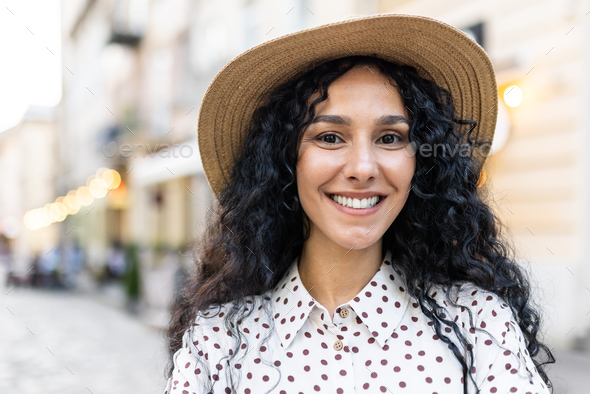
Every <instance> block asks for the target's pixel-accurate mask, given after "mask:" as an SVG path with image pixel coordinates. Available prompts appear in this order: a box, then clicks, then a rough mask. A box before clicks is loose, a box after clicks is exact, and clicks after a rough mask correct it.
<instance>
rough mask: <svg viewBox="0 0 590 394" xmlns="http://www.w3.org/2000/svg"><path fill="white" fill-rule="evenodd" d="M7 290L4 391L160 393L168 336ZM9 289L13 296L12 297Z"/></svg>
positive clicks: (579, 382)
mask: <svg viewBox="0 0 590 394" xmlns="http://www.w3.org/2000/svg"><path fill="white" fill-rule="evenodd" d="M9 290H10V288H3V289H2V294H1V296H0V299H2V304H3V306H4V308H3V309H4V310H3V311H2V312H1V313H2V324H0V338H2V339H1V342H2V346H1V348H2V351H1V352H0V393H2V394H13V393H14V394H17V393H18V394H38V393H45V394H52V393H60V394H70V393H71V394H76V393H80V394H82V393H92V394H107V393H108V394H117V393H121V394H123V393H125V394H127V393H145V394H150V393H154V394H161V393H162V392H163V388H164V386H165V384H166V378H165V376H164V371H165V364H166V361H167V360H166V354H165V350H164V343H165V342H164V336H163V332H162V331H161V330H157V329H154V328H151V327H148V326H147V325H145V324H143V323H141V322H140V321H139V320H137V319H136V318H134V317H133V316H131V315H129V314H128V313H127V312H125V311H123V310H121V309H120V308H117V307H116V306H115V305H112V304H109V303H108V302H105V298H104V297H103V298H101V297H99V296H98V294H97V293H91V292H83V291H63V290H40V289H29V288H19V287H14V288H12V290H10V291H9ZM7 292H8V294H6V293H7ZM555 357H556V360H557V362H556V363H555V364H554V365H553V366H552V367H551V369H550V371H549V375H550V377H551V379H552V382H553V383H554V386H555V391H554V394H586V393H587V387H588V384H589V383H590V377H589V376H588V371H590V354H587V353H582V352H576V351H555Z"/></svg>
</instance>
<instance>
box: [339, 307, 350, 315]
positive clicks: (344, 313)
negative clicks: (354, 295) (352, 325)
mask: <svg viewBox="0 0 590 394" xmlns="http://www.w3.org/2000/svg"><path fill="white" fill-rule="evenodd" d="M340 316H341V317H348V309H346V308H342V309H340Z"/></svg>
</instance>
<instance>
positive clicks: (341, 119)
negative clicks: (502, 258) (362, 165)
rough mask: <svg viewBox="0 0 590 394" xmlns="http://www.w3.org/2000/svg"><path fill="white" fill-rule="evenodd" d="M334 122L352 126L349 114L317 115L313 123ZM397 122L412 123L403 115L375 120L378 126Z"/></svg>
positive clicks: (387, 116)
mask: <svg viewBox="0 0 590 394" xmlns="http://www.w3.org/2000/svg"><path fill="white" fill-rule="evenodd" d="M320 122H324V123H332V124H339V125H346V126H350V124H351V121H350V118H349V117H347V116H340V115H320V116H316V117H315V118H314V120H313V121H312V122H311V123H320ZM397 123H405V124H407V125H408V126H409V125H410V121H409V120H408V119H406V118H405V117H403V116H401V115H385V116H382V117H380V118H379V119H377V121H376V122H375V125H376V126H385V125H394V124H397Z"/></svg>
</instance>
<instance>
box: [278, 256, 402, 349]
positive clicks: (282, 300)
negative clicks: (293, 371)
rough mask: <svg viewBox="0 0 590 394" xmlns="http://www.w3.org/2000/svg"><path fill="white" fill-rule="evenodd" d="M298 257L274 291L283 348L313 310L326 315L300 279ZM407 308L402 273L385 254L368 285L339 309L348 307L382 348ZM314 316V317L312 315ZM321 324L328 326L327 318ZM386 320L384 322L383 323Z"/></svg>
mask: <svg viewBox="0 0 590 394" xmlns="http://www.w3.org/2000/svg"><path fill="white" fill-rule="evenodd" d="M299 258H300V256H299V257H297V258H295V260H294V261H293V263H292V264H291V266H290V267H289V269H288V270H287V272H286V273H285V274H284V276H283V278H282V279H281V280H280V282H279V283H278V284H277V286H276V287H275V288H274V289H273V291H272V294H271V303H272V309H273V314H274V315H273V318H274V323H275V327H276V330H277V333H278V334H279V338H280V341H281V344H282V346H283V348H285V349H286V348H287V347H289V345H290V344H291V342H292V341H293V339H294V338H295V336H296V335H297V333H298V332H299V330H300V329H301V327H302V326H303V324H304V323H305V321H306V320H307V318H308V317H309V314H310V312H311V313H315V312H312V309H314V307H316V308H320V310H322V311H325V308H324V307H323V306H321V304H319V303H318V302H317V301H316V300H315V299H314V298H313V297H312V296H311V295H310V294H309V291H308V290H307V289H306V288H305V286H304V285H303V283H302V282H301V278H300V276H299V268H298V263H299ZM409 304H410V297H409V296H408V294H407V291H406V289H405V284H404V283H403V280H402V275H401V272H400V271H399V270H397V269H395V268H394V266H393V264H392V259H391V252H390V251H387V253H386V254H385V257H384V258H383V261H382V262H381V266H380V267H379V270H378V271H377V272H376V273H375V275H374V276H373V278H372V279H371V280H370V281H369V283H367V285H366V286H365V287H364V288H363V289H362V290H361V291H360V292H359V293H358V294H357V295H356V296H355V297H354V298H353V299H352V300H350V301H349V302H347V303H345V304H342V305H340V306H339V307H338V308H336V310H339V309H340V308H341V307H350V308H352V309H353V310H354V311H355V313H356V314H357V316H358V317H357V319H361V320H362V322H363V323H364V324H365V325H366V326H367V329H368V330H369V332H370V333H372V335H373V337H374V338H375V340H376V341H377V342H378V343H379V345H380V346H381V347H383V346H384V345H385V344H386V343H387V340H388V339H389V338H391V337H392V336H395V334H394V332H395V331H396V329H397V328H398V326H399V324H400V322H401V320H402V318H403V317H404V314H405V312H406V310H407V308H408V305H409ZM315 315H317V313H315ZM326 316H327V313H326V314H325V317H324V319H325V320H326V321H325V322H324V323H330V322H331V318H330V317H326ZM383 316H387V319H386V320H387V322H385V323H384V322H383V320H384V318H383Z"/></svg>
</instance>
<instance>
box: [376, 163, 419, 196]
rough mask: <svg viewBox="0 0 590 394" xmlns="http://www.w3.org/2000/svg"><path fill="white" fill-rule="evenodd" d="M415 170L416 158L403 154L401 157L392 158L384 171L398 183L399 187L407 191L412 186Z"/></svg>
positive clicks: (390, 178)
mask: <svg viewBox="0 0 590 394" xmlns="http://www.w3.org/2000/svg"><path fill="white" fill-rule="evenodd" d="M415 170H416V158H415V157H405V156H404V155H401V157H396V159H395V160H391V161H390V162H389V163H388V166H387V167H385V170H384V171H385V173H386V174H385V177H386V178H387V179H389V180H391V181H392V183H394V184H395V185H397V187H398V189H403V190H404V191H407V190H409V189H410V187H411V183H412V178H413V176H414V172H415Z"/></svg>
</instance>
